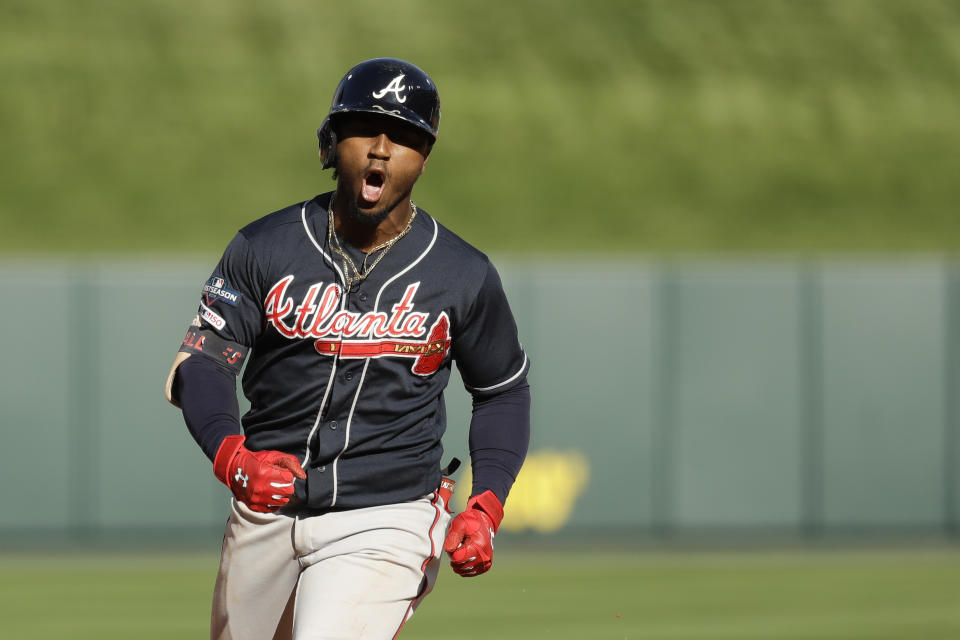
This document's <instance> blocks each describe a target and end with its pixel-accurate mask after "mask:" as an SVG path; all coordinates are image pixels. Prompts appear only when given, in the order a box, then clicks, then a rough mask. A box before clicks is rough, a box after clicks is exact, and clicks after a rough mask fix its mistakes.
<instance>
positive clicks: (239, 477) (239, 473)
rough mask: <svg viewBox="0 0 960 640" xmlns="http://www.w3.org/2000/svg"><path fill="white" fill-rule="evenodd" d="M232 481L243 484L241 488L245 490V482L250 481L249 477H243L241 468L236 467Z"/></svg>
mask: <svg viewBox="0 0 960 640" xmlns="http://www.w3.org/2000/svg"><path fill="white" fill-rule="evenodd" d="M233 479H234V480H236V481H237V482H243V488H244V489H246V488H247V480H249V479H250V475H249V474H248V475H243V468H241V467H237V475H235V476H233Z"/></svg>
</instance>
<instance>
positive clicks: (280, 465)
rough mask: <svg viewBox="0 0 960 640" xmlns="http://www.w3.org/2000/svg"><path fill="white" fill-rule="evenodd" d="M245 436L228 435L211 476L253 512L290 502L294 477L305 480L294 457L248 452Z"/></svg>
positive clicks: (214, 462) (263, 510)
mask: <svg viewBox="0 0 960 640" xmlns="http://www.w3.org/2000/svg"><path fill="white" fill-rule="evenodd" d="M244 440H246V438H245V437H244V436H227V437H226V438H224V439H223V442H222V443H220V448H219V449H217V455H216V457H214V459H213V475H215V476H217V479H218V480H220V482H222V483H223V484H225V485H227V487H229V489H230V491H232V492H233V495H234V496H236V498H237V500H239V501H240V502H242V503H244V504H245V505H247V506H248V507H250V508H251V509H253V510H254V511H259V512H260V513H270V512H271V511H275V510H277V509H279V508H280V507H282V506H283V505H285V504H287V503H288V502H290V496H292V495H293V478H294V476H296V477H297V478H301V479H302V478H306V477H307V474H306V473H305V472H304V471H303V467H301V466H300V461H299V460H297V458H296V456H292V455H290V454H289V453H281V452H280V451H250V450H249V449H247V448H246V447H245V446H243V442H244Z"/></svg>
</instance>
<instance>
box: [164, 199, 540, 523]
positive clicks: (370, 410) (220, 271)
mask: <svg viewBox="0 0 960 640" xmlns="http://www.w3.org/2000/svg"><path fill="white" fill-rule="evenodd" d="M331 195H332V194H331V193H327V194H323V195H320V196H317V197H316V198H314V199H313V200H310V201H308V202H305V203H302V204H297V205H294V206H290V207H287V208H285V209H282V210H280V211H277V212H275V213H272V214H270V215H268V216H266V217H264V218H261V219H260V220H257V221H256V222H253V223H252V224H250V225H248V226H246V227H244V228H243V229H241V230H240V232H239V233H238V234H237V235H236V236H235V237H234V238H233V240H232V241H231V242H230V244H229V246H228V247H227V249H226V251H225V252H224V255H223V257H222V259H221V260H220V262H219V264H218V265H217V267H216V269H215V270H214V272H213V275H212V276H211V278H210V279H209V280H208V281H207V283H206V285H205V286H204V288H203V293H202V296H201V304H200V308H199V314H198V315H199V319H200V325H201V328H202V329H208V330H212V331H214V332H215V333H216V335H217V336H218V337H219V338H221V339H222V340H223V342H222V343H219V342H218V347H217V352H218V353H219V354H220V355H218V359H219V360H220V361H221V362H222V361H223V359H224V358H226V359H227V361H228V362H229V361H230V360H231V357H232V360H233V361H234V362H238V361H239V359H240V358H241V357H242V358H244V359H245V361H246V369H245V370H244V373H243V379H242V387H243V393H244V395H245V396H246V397H247V399H248V400H249V401H250V410H249V411H248V412H247V413H246V414H245V415H244V416H243V417H242V425H243V430H244V433H245V434H246V436H247V441H246V446H248V447H249V448H250V449H252V450H266V449H273V450H278V451H283V452H285V453H290V454H292V455H295V456H297V457H298V458H299V459H300V461H301V463H302V464H303V467H304V469H306V470H307V474H308V478H307V495H306V500H307V507H308V508H311V509H329V508H356V507H364V506H373V505H381V504H389V503H394V502H398V501H403V500H410V499H414V498H417V497H420V496H423V495H425V494H427V493H429V492H430V491H433V490H435V489H436V488H437V486H438V485H439V482H440V458H441V455H442V448H441V444H440V438H441V436H442V435H443V432H444V430H445V428H446V416H445V412H444V402H443V390H444V388H445V387H446V385H447V382H448V380H449V377H450V366H451V363H452V361H456V363H457V367H458V369H459V371H460V374H461V377H462V378H463V380H464V383H465V385H466V386H467V389H468V390H469V391H470V392H471V393H472V394H473V395H474V397H475V398H478V399H483V398H486V397H491V396H493V395H496V394H499V393H503V392H506V391H509V390H511V389H513V388H514V387H516V386H518V385H521V384H524V383H525V379H526V374H527V370H528V368H529V360H528V358H527V356H526V355H525V353H524V351H523V347H522V346H521V344H520V341H519V339H518V336H517V328H516V323H515V322H514V319H513V315H512V313H511V311H510V307H509V304H508V303H507V299H506V296H505V294H504V292H503V287H502V285H501V283H500V278H499V276H498V274H497V272H496V270H495V269H494V267H493V265H492V264H491V263H490V261H489V259H488V258H487V257H486V256H485V255H484V254H483V253H481V252H480V251H478V250H477V249H475V248H474V247H472V246H470V245H469V244H467V243H466V242H465V241H463V240H462V239H461V238H459V237H458V236H456V235H455V234H454V233H452V232H451V231H449V230H448V229H446V228H444V227H443V226H442V225H440V224H439V223H438V222H437V221H436V220H434V219H433V218H432V217H431V216H430V215H429V214H427V213H426V212H425V211H423V210H418V212H417V215H416V216H415V218H414V219H413V223H412V226H411V229H410V231H409V232H408V233H407V234H406V235H405V236H404V237H402V238H401V239H400V240H399V241H398V242H397V243H396V244H395V245H394V246H393V247H392V248H391V249H390V250H389V251H388V252H387V253H386V254H385V255H384V256H383V258H382V260H381V261H380V262H379V263H378V264H377V266H376V268H374V269H373V270H371V271H369V274H368V276H367V277H366V279H364V280H362V281H361V282H360V283H355V284H354V285H353V288H352V289H351V290H345V285H344V283H345V280H344V274H343V270H342V268H341V264H340V263H339V262H338V259H337V256H336V255H335V254H334V253H333V252H332V251H331V250H330V247H329V246H328V230H327V227H328V213H327V206H328V204H329V201H330V197H331ZM345 248H346V249H347V250H349V251H351V252H352V254H353V256H354V257H353V259H354V262H356V263H357V264H358V265H359V264H360V263H361V262H362V260H363V254H362V253H360V252H359V251H358V250H356V249H353V248H352V247H350V246H349V245H347V246H345ZM378 255H379V254H378ZM373 259H375V256H371V258H370V260H371V261H372V260H373ZM224 345H226V346H225V347H224ZM221 347H223V349H224V350H222V351H221ZM181 350H182V351H189V352H191V353H194V354H196V353H200V354H206V353H207V352H205V351H204V350H202V349H195V348H193V346H192V345H190V344H185V345H184V347H183V348H182V349H181ZM208 351H209V350H208ZM244 352H246V353H244Z"/></svg>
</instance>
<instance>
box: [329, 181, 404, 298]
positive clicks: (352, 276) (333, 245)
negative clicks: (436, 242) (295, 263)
mask: <svg viewBox="0 0 960 640" xmlns="http://www.w3.org/2000/svg"><path fill="white" fill-rule="evenodd" d="M410 209H411V213H410V218H409V219H408V220H407V226H406V227H404V229H403V231H401V232H400V233H398V234H397V235H395V236H394V237H392V238H390V239H389V240H387V241H386V242H381V243H380V244H378V245H377V246H375V247H373V248H372V249H370V251H368V252H367V253H366V254H365V255H364V257H363V264H362V265H361V269H362V271H361V269H357V265H356V264H354V262H353V259H352V258H351V257H350V256H349V255H348V254H347V252H346V251H344V250H343V245H341V244H340V235H339V234H338V233H337V232H336V231H334V230H333V198H330V205H329V206H328V207H327V215H328V217H329V222H328V224H327V243H328V244H329V245H330V249H331V250H332V251H333V252H334V253H336V254H337V255H339V256H340V259H341V262H342V264H343V279H344V280H345V283H344V284H345V285H346V288H347V291H349V290H350V289H351V288H352V287H353V285H354V284H355V283H360V282H363V280H364V278H366V277H367V276H368V275H370V272H371V271H373V268H374V267H376V266H377V265H378V264H379V263H380V261H381V260H383V257H384V256H385V255H387V251H390V248H391V247H393V245H395V244H396V243H397V242H398V241H399V240H400V238H402V237H403V236H405V235H407V232H408V231H410V227H411V226H412V225H413V219H414V218H416V217H417V205H415V204H413V200H411V201H410ZM381 250H382V252H381V253H380V255H378V256H377V259H376V260H374V261H373V264H371V265H370V266H369V267H367V258H368V257H369V256H370V255H371V254H373V253H376V252H377V251H381Z"/></svg>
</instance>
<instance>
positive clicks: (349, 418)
mask: <svg viewBox="0 0 960 640" xmlns="http://www.w3.org/2000/svg"><path fill="white" fill-rule="evenodd" d="M431 221H432V222H433V237H432V238H431V239H430V244H428V245H427V248H426V249H424V250H423V253H421V254H420V255H419V256H417V259H416V260H414V261H413V262H411V263H410V264H408V265H407V266H406V267H405V268H403V269H402V270H401V271H398V272H397V273H395V274H394V275H393V277H392V278H390V279H389V280H387V281H386V282H384V283H383V286H381V287H380V291H378V292H377V297H376V299H375V300H374V302H373V311H374V312H376V311H377V308H378V307H379V306H380V296H382V295H383V292H384V290H385V289H386V288H387V287H388V286H390V284H391V283H392V282H393V281H394V280H396V279H397V278H399V277H400V276H402V275H403V274H405V273H406V272H407V271H410V269H412V268H413V267H415V266H416V265H417V264H418V263H419V262H420V261H421V260H423V259H424V257H426V255H427V254H428V253H430V250H431V249H433V245H434V244H435V243H436V241H437V234H438V233H439V228H438V227H437V221H436V220H433V218H431ZM344 299H346V296H344ZM369 366H370V358H367V359H366V362H364V363H363V372H362V373H361V374H360V382H359V383H357V392H356V394H354V396H353V404H351V405H350V414H349V415H348V416H347V429H346V433H345V434H344V438H343V449H341V450H340V453H338V454H337V457H336V458H334V459H333V499H332V500H331V501H330V506H331V507H333V506H335V505H336V504H337V489H338V479H337V463H338V462H340V456H342V455H343V454H344V452H345V451H346V450H347V447H348V446H350V426H351V425H352V424H353V412H354V410H355V409H356V408H357V400H358V399H359V398H360V390H361V389H363V381H364V379H366V377H367V367H369Z"/></svg>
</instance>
